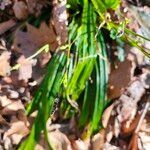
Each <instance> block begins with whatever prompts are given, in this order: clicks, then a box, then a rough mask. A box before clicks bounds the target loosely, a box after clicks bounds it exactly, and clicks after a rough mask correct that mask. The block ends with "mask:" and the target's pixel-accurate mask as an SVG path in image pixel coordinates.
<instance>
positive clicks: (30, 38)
mask: <svg viewBox="0 0 150 150" xmlns="http://www.w3.org/2000/svg"><path fill="white" fill-rule="evenodd" d="M45 44H49V45H50V49H51V50H55V49H56V48H57V46H58V43H57V40H56V34H55V32H54V30H53V28H52V25H50V26H49V27H48V26H47V25H46V24H45V23H44V22H43V23H41V26H40V28H35V27H34V26H32V25H30V24H27V32H24V31H21V30H17V31H16V33H15V37H14V44H13V45H14V49H15V50H17V51H18V52H20V53H22V54H23V55H24V56H25V57H29V56H31V55H32V54H33V53H34V52H35V51H36V50H38V48H40V47H42V46H43V45H45Z"/></svg>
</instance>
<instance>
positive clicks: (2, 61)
mask: <svg viewBox="0 0 150 150" xmlns="http://www.w3.org/2000/svg"><path fill="white" fill-rule="evenodd" d="M10 54H11V53H10V52H7V51H5V52H3V53H2V54H1V55H0V76H6V75H9V74H10V69H11V67H10V64H9V62H8V60H9V58H10Z"/></svg>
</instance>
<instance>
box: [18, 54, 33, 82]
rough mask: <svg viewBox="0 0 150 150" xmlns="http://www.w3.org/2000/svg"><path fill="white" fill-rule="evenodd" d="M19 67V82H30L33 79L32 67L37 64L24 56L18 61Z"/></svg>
mask: <svg viewBox="0 0 150 150" xmlns="http://www.w3.org/2000/svg"><path fill="white" fill-rule="evenodd" d="M17 62H18V63H19V64H20V67H19V80H24V81H26V82H27V81H28V79H30V78H31V77H32V66H33V65H34V64H35V63H34V60H28V59H26V58H25V57H24V56H23V55H22V56H21V57H20V58H19V59H18V61H17Z"/></svg>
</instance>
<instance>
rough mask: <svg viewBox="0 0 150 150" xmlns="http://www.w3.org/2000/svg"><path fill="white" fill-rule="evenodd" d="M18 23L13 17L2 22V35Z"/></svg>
mask: <svg viewBox="0 0 150 150" xmlns="http://www.w3.org/2000/svg"><path fill="white" fill-rule="evenodd" d="M15 25H16V22H15V21H14V20H13V19H10V20H8V21H5V22H2V23H0V35H2V34H3V33H5V32H6V31H8V30H9V29H11V28H12V27H14V26H15Z"/></svg>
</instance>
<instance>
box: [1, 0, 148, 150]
mask: <svg viewBox="0 0 150 150" xmlns="http://www.w3.org/2000/svg"><path fill="white" fill-rule="evenodd" d="M60 9H61V7H60V6H59V4H56V5H52V3H50V2H49V1H47V0H38V1H37V0H20V1H15V0H0V150H1V149H6V150H12V149H17V147H18V145H19V144H20V142H21V141H22V140H23V139H24V138H25V137H26V136H27V135H28V134H29V132H30V128H31V125H32V122H33V118H34V116H30V117H27V116H26V114H25V108H26V105H27V104H28V102H30V101H31V99H32V97H33V96H34V93H35V91H36V90H37V88H38V87H39V84H40V82H41V80H42V78H43V76H44V75H45V71H46V69H45V66H46V64H47V63H48V62H49V60H50V59H51V55H53V53H54V49H56V48H57V46H58V45H59V41H58V40H57V38H58V37H57V33H60V32H61V38H62V39H64V40H65V38H67V30H66V28H65V29H64V28H63V30H61V27H62V26H63V23H62V24H60V22H59V19H58V18H57V17H59V16H58V14H59V15H62V14H63V12H61V11H62V10H60ZM122 10H123V11H124V14H125V15H126V16H127V17H128V18H129V19H131V22H130V23H129V28H130V29H132V30H133V31H135V32H136V33H138V34H141V35H143V36H146V37H147V38H150V7H149V6H144V5H141V4H139V5H133V4H131V3H130V4H128V5H127V4H126V3H124V4H122ZM51 17H52V18H53V22H54V24H52V23H50V18H51ZM45 44H49V45H51V46H50V52H48V53H47V52H42V53H40V54H39V55H38V56H36V57H34V58H33V59H27V58H29V57H30V56H32V55H33V54H35V53H36V52H37V50H38V49H39V48H41V47H42V46H44V45H45ZM111 44H112V45H108V44H107V48H108V49H109V47H112V49H113V50H114V51H113V53H112V54H111V55H110V66H111V71H110V74H109V87H108V97H109V99H112V104H111V105H110V106H109V107H108V108H107V109H106V110H105V111H104V113H103V117H102V123H103V127H104V128H103V129H101V130H100V132H99V133H97V134H96V135H94V136H93V137H92V138H91V139H87V140H84V141H83V140H81V139H80V137H79V135H78V131H77V127H76V119H75V118H72V119H71V120H67V121H66V120H65V121H58V120H57V119H58V118H59V117H58V116H57V115H58V114H57V111H56V112H55V113H56V114H55V116H54V119H53V120H54V123H52V124H51V125H50V126H49V127H48V128H49V134H50V137H51V140H52V141H53V142H54V143H55V145H56V146H57V148H58V149H60V150H61V149H62V150H65V149H67V150H70V149H75V150H76V149H78V150H81V149H82V150H88V149H93V150H99V149H104V150H119V149H121V150H123V149H125V150H126V149H133V150H136V149H141V150H143V149H145V150H148V149H149V147H150V109H149V108H150V107H149V106H150V59H149V58H147V57H146V56H144V55H143V54H142V53H141V52H140V51H139V50H137V49H136V48H134V47H131V46H129V45H128V44H124V46H123V47H121V46H120V47H119V48H120V49H121V50H120V51H119V52H120V54H119V53H118V49H119V48H118V47H117V46H116V43H115V42H111ZM144 46H145V47H146V48H147V49H149V51H150V42H147V41H144ZM118 58H119V59H118ZM16 64H19V67H18V68H17V66H16ZM61 120H62V119H61ZM36 149H37V150H42V149H47V147H46V144H45V141H44V140H43V138H42V136H41V140H40V142H39V143H38V144H37V146H36Z"/></svg>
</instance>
